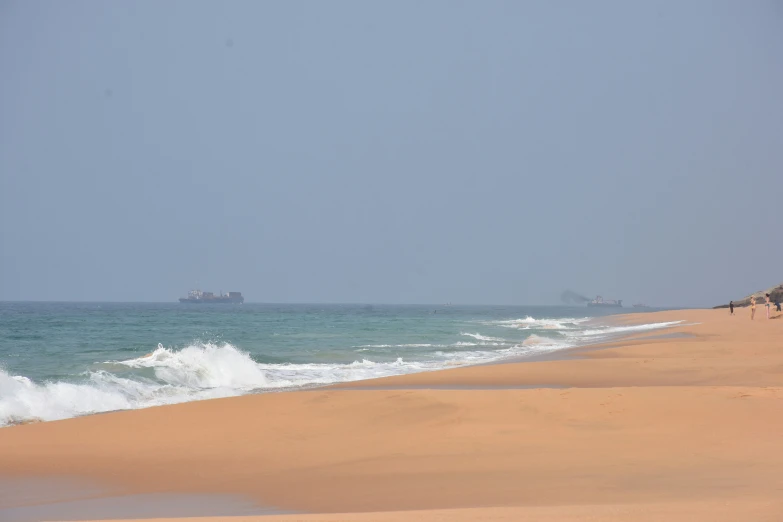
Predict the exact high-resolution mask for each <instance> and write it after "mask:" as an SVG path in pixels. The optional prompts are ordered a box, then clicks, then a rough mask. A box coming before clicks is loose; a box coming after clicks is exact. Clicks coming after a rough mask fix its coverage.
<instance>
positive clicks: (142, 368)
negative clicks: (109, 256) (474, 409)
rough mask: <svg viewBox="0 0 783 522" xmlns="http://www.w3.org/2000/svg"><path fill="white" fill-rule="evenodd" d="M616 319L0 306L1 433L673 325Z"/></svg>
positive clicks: (525, 311) (524, 353) (421, 311)
mask: <svg viewBox="0 0 783 522" xmlns="http://www.w3.org/2000/svg"><path fill="white" fill-rule="evenodd" d="M616 311H617V310H596V309H591V308H586V307H579V308H577V307H530V306H527V307H525V306H517V307H513V306H394V305H269V304H244V305H188V304H179V303H176V304H101V303H95V304H89V303H0V426H2V425H9V424H15V423H19V422H25V421H29V420H55V419H63V418H67V417H73V416H77V415H84V414H91V413H98V412H106V411H114V410H123V409H134V408H144V407H149V406H156V405H162V404H172V403H178V402H186V401H192V400H199V399H207V398H215V397H227V396H234V395H242V394H246V393H257V392H263V391H272V390H283V389H291V388H300V387H307V386H317V385H324V384H330V383H336V382H346V381H356V380H361V379H370V378H374V377H383V376H388V375H399V374H406V373H414V372H421V371H431V370H437V369H442V368H450V367H457V366H465V365H472V364H482V363H488V362H497V361H504V360H510V359H519V358H525V357H530V356H534V355H538V356H540V355H542V354H547V353H554V352H556V351H558V350H563V349H566V348H570V347H574V346H579V345H581V344H585V343H593V342H598V341H601V340H604V339H608V338H610V337H611V336H613V335H617V334H619V333H623V334H628V333H633V332H641V331H648V330H651V329H656V328H662V327H666V326H671V325H670V324H661V325H639V326H612V325H609V324H602V323H601V322H600V321H599V322H596V321H590V318H591V317H595V315H594V314H596V313H598V314H600V315H601V316H603V315H606V314H607V313H612V312H616ZM591 314H593V315H591Z"/></svg>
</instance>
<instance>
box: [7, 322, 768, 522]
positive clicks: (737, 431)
mask: <svg viewBox="0 0 783 522" xmlns="http://www.w3.org/2000/svg"><path fill="white" fill-rule="evenodd" d="M611 318H612V321H617V322H618V324H628V325H630V324H633V322H634V321H638V320H643V321H644V322H650V321H649V320H647V319H648V318H655V322H666V321H669V320H671V318H674V319H676V320H682V321H684V323H683V325H678V326H674V327H672V328H668V329H667V330H666V331H665V332H661V331H660V330H651V331H648V332H643V333H641V332H638V331H636V332H632V335H630V336H627V337H624V338H623V339H622V340H620V339H615V340H612V341H611V342H608V343H601V344H597V345H590V346H586V347H580V348H578V349H579V350H580V352H579V356H578V357H572V356H569V358H567V359H559V360H541V361H532V360H530V358H524V360H522V361H521V362H503V363H500V364H498V363H494V364H488V365H476V366H466V367H459V368H450V369H444V370H438V371H431V372H422V373H415V374H407V375H397V376H391V377H383V378H380V379H373V380H370V381H354V382H353V383H351V382H347V383H339V384H332V385H329V386H327V387H319V388H311V389H308V390H295V391H296V392H295V393H261V394H251V395H244V396H239V397H231V398H225V399H211V400H205V401H197V402H188V403H182V404H176V405H168V406H160V407H154V408H147V409H140V410H126V411H120V412H113V413H109V414H102V415H89V416H83V417H76V418H71V419H66V420H62V421H51V422H44V423H37V424H29V425H24V426H14V427H8V428H5V429H2V430H0V447H2V448H8V449H10V451H3V452H0V476H4V477H5V478H6V479H14V478H16V479H19V478H22V477H28V478H34V479H42V478H46V477H55V476H67V477H79V478H81V479H83V480H86V481H94V482H98V483H103V484H106V485H107V490H106V491H105V492H103V493H101V494H102V495H103V497H104V498H105V497H112V496H121V495H143V494H175V493H176V494H208V493H209V494H216V495H239V496H241V497H243V498H248V499H254V501H255V502H256V503H257V504H258V505H259V506H260V507H266V506H274V508H275V509H278V510H281V511H293V512H297V513H311V514H301V515H264V516H263V518H260V517H259V518H257V520H263V521H267V522H273V521H276V520H280V521H283V520H312V521H316V520H404V519H406V515H405V512H407V511H410V510H419V512H417V513H418V514H417V518H421V519H422V520H427V519H431V520H444V518H437V517H439V516H440V517H443V516H445V515H444V513H448V517H449V519H454V520H474V519H475V520H480V519H482V518H481V517H486V518H484V519H486V520H519V519H520V518H522V517H525V516H529V517H535V516H537V517H539V518H533V519H536V520H539V519H540V520H552V521H555V520H558V521H560V520H562V521H565V520H584V519H587V517H589V516H594V517H595V516H602V517H604V518H601V519H606V520H615V519H616V520H656V518H651V514H656V513H657V514H658V515H660V516H666V517H667V518H668V519H670V520H734V519H737V517H738V516H741V515H742V514H748V513H753V517H752V519H753V520H779V519H780V518H781V517H783V503H781V501H780V492H781V491H783V452H781V450H780V438H779V434H780V433H781V431H783V387H781V383H783V349H781V348H780V347H779V346H780V342H779V341H778V340H779V339H780V336H781V334H783V322H781V321H766V320H756V321H754V322H751V321H750V320H749V319H748V318H746V317H740V316H736V317H731V318H729V317H728V314H724V313H723V311H722V310H717V311H715V310H676V311H668V312H645V313H642V314H623V315H614V316H611ZM667 318H668V319H667ZM367 383H373V385H372V387H371V388H369V389H368V388H367V387H366V386H367ZM362 386H364V388H362ZM384 387H385V388H384ZM6 502H8V501H6ZM14 502H18V501H17V500H15V501H14ZM26 502H27V505H28V506H31V505H35V500H34V499H33V500H28V501H26ZM727 502H728V503H729V504H730V506H729V507H726V503H727ZM721 506H723V507H721ZM731 506H733V507H731ZM2 507H3V506H0V514H2V510H1V509H2ZM5 507H8V506H5ZM17 507H24V506H17ZM421 510H424V511H421ZM444 510H445V511H444ZM732 510H733V511H732ZM317 513H323V514H324V515H317ZM328 513H335V514H336V513H355V515H350V516H346V518H338V517H337V515H328ZM362 513H363V514H362ZM439 513H440V514H439ZM612 513H625V515H624V516H625V518H618V517H615V518H611V517H612V516H614V515H612ZM726 513H733V516H734V518H720V517H721V516H723V515H724V514H726ZM710 514H712V515H710ZM122 515H123V513H121V512H118V513H116V514H115V518H117V517H121V516H122ZM419 515H420V517H419ZM713 515H714V516H713ZM129 516H132V514H127V515H126V518H127V517H129ZM166 516H173V515H170V514H166ZM330 517H331V518H330ZM700 517H701V518H700ZM765 517H767V518H765ZM0 518H1V517H0ZM243 518H244V517H243ZM235 520H236V521H237V522H239V520H241V519H240V518H237V519H235ZM247 520H250V518H248V519H247Z"/></svg>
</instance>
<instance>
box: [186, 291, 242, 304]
mask: <svg viewBox="0 0 783 522" xmlns="http://www.w3.org/2000/svg"><path fill="white" fill-rule="evenodd" d="M179 302H180V303H198V304H217V303H236V304H242V303H244V302H245V298H244V297H242V292H229V293H227V294H224V293H223V292H220V294H219V295H215V294H213V293H212V292H202V291H201V290H191V291H190V292H188V296H187V297H180V298H179Z"/></svg>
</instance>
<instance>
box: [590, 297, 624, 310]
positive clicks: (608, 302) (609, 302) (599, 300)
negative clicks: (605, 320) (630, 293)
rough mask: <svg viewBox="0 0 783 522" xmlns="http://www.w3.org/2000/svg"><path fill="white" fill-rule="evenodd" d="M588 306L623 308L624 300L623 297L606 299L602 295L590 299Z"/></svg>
mask: <svg viewBox="0 0 783 522" xmlns="http://www.w3.org/2000/svg"><path fill="white" fill-rule="evenodd" d="M587 306H597V307H602V308H622V307H623V300H622V299H617V300H615V299H604V298H603V297H601V296H600V295H599V296H597V297H596V298H595V299H593V300H592V301H588V303H587Z"/></svg>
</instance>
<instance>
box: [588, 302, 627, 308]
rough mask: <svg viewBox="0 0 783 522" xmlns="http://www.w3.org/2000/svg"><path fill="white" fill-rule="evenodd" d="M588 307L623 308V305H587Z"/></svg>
mask: <svg viewBox="0 0 783 522" xmlns="http://www.w3.org/2000/svg"><path fill="white" fill-rule="evenodd" d="M587 306H592V307H595V308H622V307H623V305H621V304H614V303H612V304H609V303H587Z"/></svg>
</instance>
